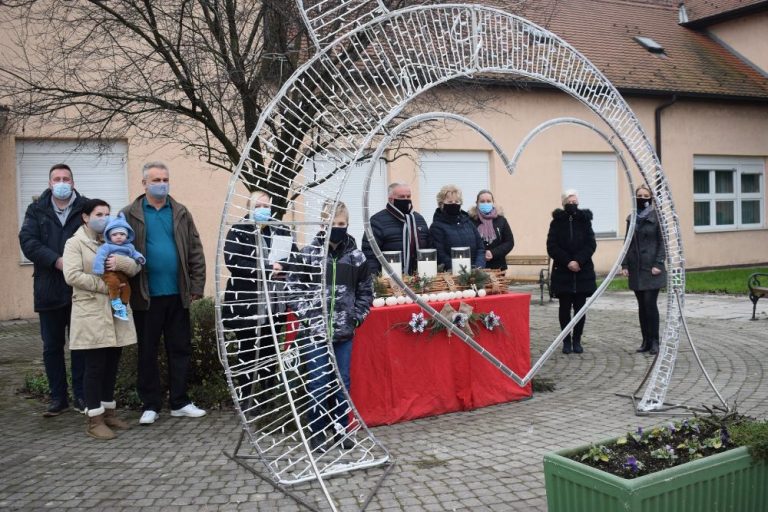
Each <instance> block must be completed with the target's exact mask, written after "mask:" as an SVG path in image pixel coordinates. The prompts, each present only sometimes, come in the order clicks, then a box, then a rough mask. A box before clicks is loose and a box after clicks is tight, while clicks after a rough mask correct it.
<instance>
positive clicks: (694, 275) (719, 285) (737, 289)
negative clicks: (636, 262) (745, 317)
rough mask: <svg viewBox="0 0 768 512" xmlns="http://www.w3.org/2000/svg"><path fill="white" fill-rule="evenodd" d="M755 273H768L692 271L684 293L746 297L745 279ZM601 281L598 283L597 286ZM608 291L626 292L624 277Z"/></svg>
mask: <svg viewBox="0 0 768 512" xmlns="http://www.w3.org/2000/svg"><path fill="white" fill-rule="evenodd" d="M755 272H762V273H768V267H739V268H723V269H716V270H693V271H688V272H686V273H685V293H727V294H731V295H746V294H747V293H748V292H749V289H748V288H747V278H748V277H749V276H750V275H751V274H754V273H755ZM602 282H603V280H602V279H601V280H599V281H598V285H599V284H600V283H602ZM608 290H612V291H626V290H629V287H628V286H627V278H626V277H621V276H619V277H616V278H614V279H613V281H611V284H610V285H608Z"/></svg>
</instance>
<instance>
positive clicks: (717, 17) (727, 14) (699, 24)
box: [680, 1, 768, 29]
mask: <svg viewBox="0 0 768 512" xmlns="http://www.w3.org/2000/svg"><path fill="white" fill-rule="evenodd" d="M764 10H768V1H763V2H756V3H754V4H750V5H745V6H743V7H737V8H736V9H731V10H728V11H723V12H720V13H717V14H712V15H710V16H705V17H703V18H697V19H695V20H691V21H686V22H685V23H681V24H680V25H682V26H684V27H687V28H693V29H698V28H703V27H706V26H709V25H714V24H715V23H720V22H721V21H728V20H732V19H734V18H740V17H742V16H746V15H747V14H752V13H755V12H760V11H764Z"/></svg>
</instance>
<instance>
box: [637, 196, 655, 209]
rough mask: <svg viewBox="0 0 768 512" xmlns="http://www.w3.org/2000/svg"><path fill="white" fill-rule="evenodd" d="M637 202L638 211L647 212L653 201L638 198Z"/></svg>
mask: <svg viewBox="0 0 768 512" xmlns="http://www.w3.org/2000/svg"><path fill="white" fill-rule="evenodd" d="M635 202H636V203H637V211H639V212H641V211H643V210H645V209H646V208H648V207H649V206H650V205H651V200H650V199H646V198H644V197H636V198H635Z"/></svg>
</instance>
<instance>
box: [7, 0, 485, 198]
mask: <svg viewBox="0 0 768 512" xmlns="http://www.w3.org/2000/svg"><path fill="white" fill-rule="evenodd" d="M394 1H396V2H397V1H400V0H394ZM391 7H392V8H397V5H391ZM0 27H2V28H1V29H2V32H3V33H4V35H5V37H4V38H3V39H4V41H5V42H4V43H0V44H1V45H2V46H1V48H2V51H1V52H0V104H5V105H7V106H8V108H9V110H10V114H9V115H10V117H11V119H12V120H15V121H16V122H17V123H32V122H37V123H41V124H44V125H47V126H49V127H52V128H51V129H53V130H55V131H54V134H57V133H58V134H65V135H66V136H68V137H75V138H78V139H101V140H103V139H109V138H114V137H122V136H126V135H128V134H129V133H130V134H131V136H134V137H138V138H144V139H147V140H151V141H152V142H153V143H158V142H162V141H166V142H175V143H181V144H182V146H183V147H185V148H186V149H187V150H189V151H191V152H193V153H195V154H197V155H198V156H199V157H200V158H202V159H203V160H204V161H206V162H208V163H209V164H211V165H213V166H215V167H218V168H221V169H225V170H227V171H231V170H233V169H234V167H235V165H236V164H237V163H238V162H239V161H240V159H241V156H242V155H241V150H242V149H241V148H243V147H244V146H245V143H246V141H247V140H248V138H249V137H250V135H251V134H252V132H253V130H254V129H255V127H256V125H257V122H258V120H259V117H260V116H261V114H262V112H263V109H265V108H266V107H267V105H269V103H270V101H271V100H272V99H273V98H274V96H275V94H276V92H277V91H278V90H279V89H280V87H281V86H282V85H283V83H284V82H285V81H286V80H287V79H288V77H290V76H291V74H292V73H293V72H294V71H295V70H296V69H297V68H298V67H299V66H300V65H301V63H302V62H304V61H306V60H307V58H309V57H310V54H309V53H308V51H309V50H308V49H309V48H311V45H310V43H309V40H308V37H307V33H306V29H305V27H304V26H303V24H302V23H301V18H300V16H299V13H298V10H297V6H296V4H295V1H294V0H243V1H235V0H163V1H162V2H158V1H152V0H120V1H115V0H75V1H70V0H18V1H5V2H0ZM350 54H352V52H350V53H348V54H347V55H350ZM460 87H466V85H461V86H460ZM307 96H312V95H311V94H308V95H307ZM453 97H454V101H455V97H456V95H453ZM465 97H466V98H467V99H468V105H465V110H466V111H470V110H477V104H478V103H483V104H484V105H488V104H490V101H489V100H491V99H492V97H493V93H492V92H489V93H487V94H485V95H484V94H478V93H477V91H475V92H474V93H473V94H469V95H466V96H465ZM319 101H323V100H322V98H321V99H320V100H319ZM426 101H432V102H433V104H434V105H435V106H436V107H437V108H444V107H445V105H441V104H440V100H439V99H438V96H437V95H433V96H431V99H428V100H426ZM306 108H307V109H313V108H317V109H319V108H320V105H311V104H309V105H307V107H306ZM450 110H452V111H457V110H461V108H460V107H457V105H455V104H452V105H451V106H450ZM304 114H307V112H306V111H305V112H304ZM309 114H310V115H305V116H304V117H303V119H304V120H306V119H308V118H311V112H310V113H309ZM286 121H287V122H285V123H282V124H281V126H274V127H270V129H272V130H274V131H275V135H276V137H275V140H277V141H280V144H282V146H281V147H278V148H276V152H275V158H273V159H272V160H271V161H270V162H269V163H268V164H267V167H264V165H263V164H264V161H263V155H262V154H261V148H259V147H258V145H255V146H254V147H253V148H252V150H251V154H249V155H248V157H249V158H250V159H251V160H252V161H253V162H255V163H256V164H257V165H258V166H259V168H261V169H263V172H264V173H266V175H269V174H270V173H275V172H279V173H281V176H280V177H279V178H280V179H269V180H264V181H262V183H266V184H267V186H268V187H269V192H271V193H272V194H273V196H274V197H275V198H276V199H277V203H276V206H277V207H278V211H282V208H281V207H284V206H285V205H286V203H287V201H288V199H287V198H288V196H289V193H290V186H291V183H292V182H293V180H294V179H295V177H296V176H297V175H298V173H300V172H301V169H300V168H299V167H300V166H301V163H300V161H299V159H297V158H295V157H296V156H297V154H298V151H299V146H300V144H301V141H302V140H306V138H307V137H311V134H310V133H308V129H309V127H308V126H306V125H305V124H306V123H305V122H302V121H301V120H291V119H287V120H286ZM294 121H295V122H294ZM425 131H427V132H428V130H425ZM411 135H413V134H411ZM290 141H299V142H297V143H296V144H294V146H295V147H292V144H291V142H290ZM266 175H265V177H266ZM273 178H274V176H273ZM245 185H246V187H248V188H249V189H254V188H256V187H257V186H258V185H257V184H256V183H253V182H246V183H245Z"/></svg>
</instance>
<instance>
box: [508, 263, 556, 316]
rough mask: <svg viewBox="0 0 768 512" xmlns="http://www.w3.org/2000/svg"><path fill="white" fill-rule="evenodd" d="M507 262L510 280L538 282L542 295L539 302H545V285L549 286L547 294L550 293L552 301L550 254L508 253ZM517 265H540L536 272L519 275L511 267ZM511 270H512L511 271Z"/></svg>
mask: <svg viewBox="0 0 768 512" xmlns="http://www.w3.org/2000/svg"><path fill="white" fill-rule="evenodd" d="M505 260H506V262H507V267H508V268H507V275H508V276H509V279H510V281H514V282H518V283H537V284H538V285H539V290H540V292H541V297H540V299H539V304H544V287H545V286H546V288H547V294H548V295H549V300H550V301H552V292H551V290H550V289H549V262H550V259H549V256H547V255H546V254H544V255H533V256H531V255H525V256H519V255H517V254H514V255H513V254H507V257H506V258H505ZM516 266H529V267H538V268H537V269H536V270H538V272H537V273H535V274H523V275H518V274H517V273H515V271H514V269H511V267H516ZM510 270H511V272H510Z"/></svg>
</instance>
